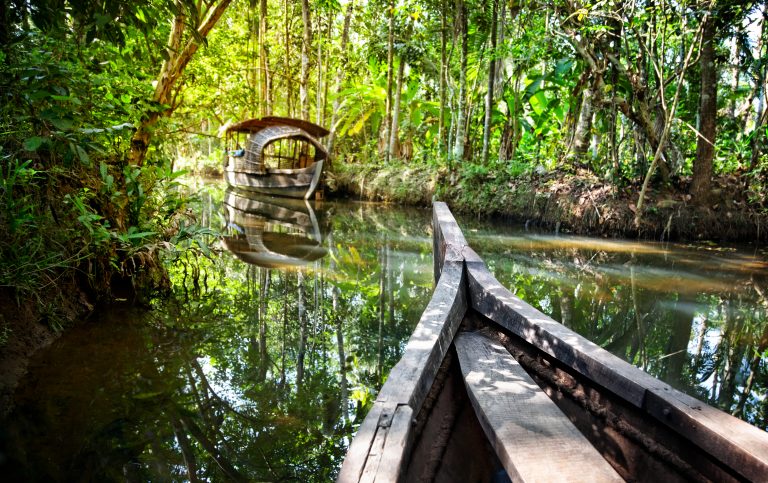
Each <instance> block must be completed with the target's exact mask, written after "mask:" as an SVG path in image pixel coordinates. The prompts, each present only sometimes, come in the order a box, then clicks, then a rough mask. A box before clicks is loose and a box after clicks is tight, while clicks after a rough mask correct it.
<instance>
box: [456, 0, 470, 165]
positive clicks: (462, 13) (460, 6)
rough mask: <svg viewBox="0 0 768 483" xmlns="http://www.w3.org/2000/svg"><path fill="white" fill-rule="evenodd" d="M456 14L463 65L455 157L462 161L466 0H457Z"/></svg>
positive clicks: (457, 114) (465, 68)
mask: <svg viewBox="0 0 768 483" xmlns="http://www.w3.org/2000/svg"><path fill="white" fill-rule="evenodd" d="M456 15H457V16H458V18H457V21H458V25H459V36H460V42H461V67H460V70H459V100H458V105H457V108H456V111H457V112H456V116H457V117H456V139H455V140H454V145H453V159H454V160H455V161H456V162H460V161H461V160H462V159H463V158H464V144H465V141H466V139H465V123H466V121H465V119H466V112H465V111H466V108H467V106H466V100H467V99H466V97H467V53H468V52H467V50H468V48H469V46H468V40H469V35H468V32H467V30H468V29H467V9H466V5H465V4H464V0H456Z"/></svg>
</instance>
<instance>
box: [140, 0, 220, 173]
mask: <svg viewBox="0 0 768 483" xmlns="http://www.w3.org/2000/svg"><path fill="white" fill-rule="evenodd" d="M231 1H232V0H219V2H218V3H216V4H214V5H213V6H211V7H210V8H209V9H208V11H207V14H206V15H205V16H204V18H203V20H202V22H201V23H200V24H199V25H197V26H196V27H195V30H196V31H197V34H196V35H191V36H190V37H189V39H188V40H187V42H186V44H184V46H183V47H182V45H181V44H182V36H183V33H184V23H185V21H186V17H185V16H184V15H182V14H179V15H177V16H176V17H175V18H174V21H173V26H172V27H171V34H170V36H169V38H168V45H167V48H166V50H167V52H168V60H166V61H164V62H163V65H162V67H161V68H160V74H159V75H158V77H157V84H156V85H155V92H154V93H153V94H152V103H153V104H155V105H162V106H167V107H163V108H162V110H160V109H159V108H158V107H156V108H154V109H153V110H151V111H150V112H148V113H146V116H144V117H143V118H142V121H141V122H140V123H139V125H138V126H137V128H136V132H135V133H134V135H133V137H132V138H131V152H130V153H129V155H128V161H129V163H130V164H133V165H135V166H141V165H142V164H143V163H144V158H145V157H146V155H147V151H148V150H149V143H150V141H151V138H152V133H151V128H152V126H153V125H154V124H155V123H156V122H157V121H158V120H159V119H160V118H161V117H164V116H169V115H170V114H171V113H172V112H173V110H174V108H175V107H176V106H174V105H173V99H172V98H171V94H172V92H173V90H174V88H178V87H180V86H178V82H179V79H180V78H181V75H182V74H183V73H184V69H186V67H187V65H188V64H189V62H190V61H191V60H192V57H193V56H194V55H195V53H196V52H197V49H198V48H200V39H205V38H206V37H207V36H208V34H209V33H210V31H211V29H213V27H214V26H216V23H217V22H218V21H219V19H220V18H221V16H222V15H223V14H224V12H225V11H226V10H227V7H229V4H230V3H231Z"/></svg>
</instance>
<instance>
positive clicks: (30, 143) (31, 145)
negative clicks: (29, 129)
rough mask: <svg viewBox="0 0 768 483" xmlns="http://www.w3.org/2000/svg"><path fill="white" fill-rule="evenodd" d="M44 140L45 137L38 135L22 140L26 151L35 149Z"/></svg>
mask: <svg viewBox="0 0 768 483" xmlns="http://www.w3.org/2000/svg"><path fill="white" fill-rule="evenodd" d="M44 141H45V139H44V138H42V137H40V136H32V137H31V138H27V139H25V140H24V149H26V150H27V151H37V149H38V148H39V147H40V146H42V145H43V142H44Z"/></svg>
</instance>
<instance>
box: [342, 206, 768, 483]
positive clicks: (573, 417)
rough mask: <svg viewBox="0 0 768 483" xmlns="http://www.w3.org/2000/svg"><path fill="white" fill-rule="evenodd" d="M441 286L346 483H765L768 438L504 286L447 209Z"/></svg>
mask: <svg viewBox="0 0 768 483" xmlns="http://www.w3.org/2000/svg"><path fill="white" fill-rule="evenodd" d="M433 242H434V259H435V260H434V271H435V279H436V287H435V291H434V295H433V297H432V300H431V301H430V303H429V304H428V306H427V308H426V309H425V311H424V313H423V315H422V317H421V320H420V321H419V324H418V325H417V327H416V329H415V331H414V333H413V334H412V336H411V338H410V340H409V342H408V344H407V346H406V350H405V353H404V355H403V357H402V359H401V360H400V361H399V362H398V363H397V365H396V366H395V367H394V368H393V369H392V372H391V373H390V376H389V377H388V379H387V381H386V382H385V384H384V386H383V387H382V389H381V391H380V392H379V394H378V396H377V398H376V401H375V403H374V405H373V407H372V409H371V410H370V412H369V413H368V415H367V416H366V418H365V420H364V421H363V423H362V424H361V426H360V428H359V430H358V433H357V435H356V436H355V438H354V440H353V441H352V443H351V445H350V447H349V450H348V452H347V456H346V458H345V460H344V464H343V466H342V468H341V473H340V475H339V481H342V482H352V481H508V479H510V480H512V481H589V482H592V481H619V480H628V481H656V482H659V481H663V482H676V481H766V479H768V433H766V432H765V431H761V430H760V429H758V428H756V427H754V426H751V425H750V424H748V423H746V422H744V421H741V420H739V419H736V418H734V417H732V416H730V415H728V414H726V413H724V412H722V411H720V410H718V409H715V408H713V407H710V406H708V405H706V404H704V403H702V402H700V401H698V400H696V399H694V398H692V397H690V396H688V395H686V394H684V393H682V392H680V391H678V390H676V389H674V388H672V387H671V386H669V385H668V384H666V383H664V382H662V381H659V380H658V379H655V378H654V377H652V376H650V375H649V374H647V373H645V372H643V371H642V370H640V369H638V368H636V367H634V366H632V365H630V364H629V363H627V362H625V361H623V360H621V359H619V358H618V357H616V356H614V355H612V354H610V353H609V352H607V351H605V350H604V349H602V348H601V347H599V346H597V345H596V344H594V343H592V342H590V341H589V340H587V339H585V338H584V337H582V336H580V335H578V334H576V333H575V332H573V331H571V330H570V329H568V328H566V327H564V326H563V325H561V324H559V323H558V322H556V321H554V320H553V319H551V318H549V317H547V316H546V315H544V314H542V313H541V312H539V311H538V310H536V309H534V308H533V307H531V306H530V305H528V304H526V303H525V302H523V301H522V300H521V299H519V298H518V297H516V296H515V295H513V294H512V293H511V292H509V290H507V289H506V288H505V287H503V286H502V285H501V284H500V283H499V282H498V281H497V280H496V279H495V277H494V276H493V275H492V274H491V273H490V271H489V270H488V268H487V267H486V265H485V263H484V262H483V261H482V259H481V258H480V257H479V256H478V255H477V254H476V253H475V252H474V251H473V250H472V249H471V248H470V247H469V246H468V244H467V242H466V240H465V239H464V236H463V235H462V233H461V230H460V229H459V227H458V225H457V224H456V222H455V220H454V219H453V217H452V215H451V213H450V211H449V210H448V208H447V206H446V205H445V204H443V203H436V204H435V207H434V216H433Z"/></svg>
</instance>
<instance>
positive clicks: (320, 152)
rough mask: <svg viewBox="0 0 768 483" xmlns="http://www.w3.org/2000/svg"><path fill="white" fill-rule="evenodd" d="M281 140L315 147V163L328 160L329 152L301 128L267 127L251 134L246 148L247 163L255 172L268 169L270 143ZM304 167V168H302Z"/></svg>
mask: <svg viewBox="0 0 768 483" xmlns="http://www.w3.org/2000/svg"><path fill="white" fill-rule="evenodd" d="M280 139H297V140H301V141H304V142H306V143H309V144H311V145H312V146H314V147H315V155H314V160H313V161H320V160H323V159H327V158H328V151H327V150H326V149H325V146H323V145H322V144H321V143H320V141H318V140H317V139H315V138H314V137H312V136H311V135H309V134H308V133H307V132H306V131H304V130H303V129H301V128H298V127H294V126H286V125H273V126H267V127H264V128H262V129H260V130H259V131H257V132H255V133H253V134H251V135H250V136H249V138H248V144H247V146H246V148H245V159H244V161H245V163H246V165H247V166H249V167H250V168H251V169H253V170H258V171H261V170H264V169H266V162H265V161H266V157H267V156H268V155H267V154H266V148H267V146H268V145H269V144H270V143H273V142H275V141H278V140H280ZM302 167H303V166H302Z"/></svg>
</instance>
